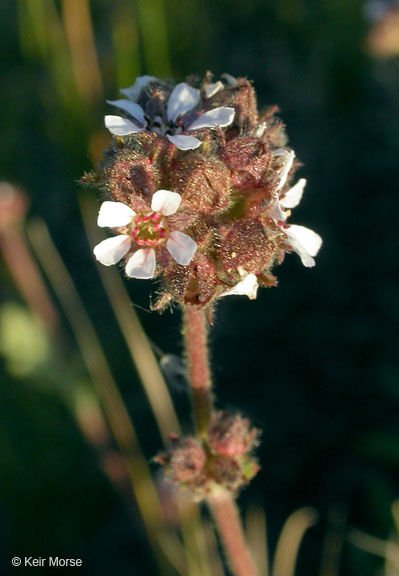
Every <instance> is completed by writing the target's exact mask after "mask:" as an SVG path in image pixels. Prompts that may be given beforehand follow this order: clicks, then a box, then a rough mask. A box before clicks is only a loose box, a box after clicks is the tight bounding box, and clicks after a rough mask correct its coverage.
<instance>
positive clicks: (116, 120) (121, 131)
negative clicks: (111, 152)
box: [104, 115, 144, 136]
mask: <svg viewBox="0 0 399 576" xmlns="http://www.w3.org/2000/svg"><path fill="white" fill-rule="evenodd" d="M104 123H105V127H106V128H108V130H109V131H110V132H111V134H115V136H128V135H129V134H137V132H142V131H143V130H144V128H140V126H137V124H134V123H133V122H131V121H130V120H127V119H126V118H122V117H121V116H111V115H108V116H105V118H104Z"/></svg>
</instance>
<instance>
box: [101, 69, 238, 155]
mask: <svg viewBox="0 0 399 576" xmlns="http://www.w3.org/2000/svg"><path fill="white" fill-rule="evenodd" d="M145 88H147V94H146V97H143V98H142V103H143V106H144V109H143V107H142V106H141V105H140V104H138V100H139V99H140V97H141V95H142V93H143V91H144V90H145ZM151 88H152V90H151ZM121 93H122V94H124V95H125V96H126V97H127V99H121V100H108V104H111V105H113V106H115V107H116V108H119V109H120V110H122V111H123V112H125V113H127V114H128V115H129V116H130V118H131V119H128V118H123V117H121V116H113V115H107V116H105V126H106V127H107V128H108V130H109V131H110V132H111V133H112V134H114V135H115V136H129V135H130V134H137V133H140V132H143V131H144V130H148V131H150V132H155V133H156V134H159V135H161V136H166V138H167V139H168V140H169V142H171V143H172V144H174V145H175V146H176V147H177V148H179V149H180V150H195V149H196V148H198V147H199V146H200V145H201V140H199V139H198V138H196V137H194V136H191V135H189V134H183V132H192V131H194V130H202V129H204V128H217V127H221V128H224V127H226V126H230V124H231V123H232V122H233V119H234V114H235V109H234V108H231V107H226V106H219V107H216V108H213V109H211V110H208V111H203V110H197V112H196V113H195V114H193V111H194V110H195V109H198V106H199V104H200V100H201V95H200V90H199V89H198V88H193V87H192V86H190V85H189V84H187V83H186V82H181V83H180V84H177V85H176V86H175V87H174V88H173V90H172V91H170V90H168V88H167V86H165V85H162V84H161V83H160V82H159V81H158V80H157V79H156V78H154V77H153V76H140V77H139V78H137V80H136V82H135V83H134V84H133V86H131V87H130V88H125V89H122V90H121ZM154 100H158V102H157V103H158V105H157V106H154V105H151V104H154V102H153V101H154Z"/></svg>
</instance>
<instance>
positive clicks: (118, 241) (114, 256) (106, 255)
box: [93, 234, 131, 266]
mask: <svg viewBox="0 0 399 576" xmlns="http://www.w3.org/2000/svg"><path fill="white" fill-rule="evenodd" d="M130 245H131V241H130V236H128V235H127V234H120V235H119V236H113V237H112V238H107V239H106V240H103V241H102V242H100V244H97V246H95V247H94V249H93V252H94V256H95V257H96V258H97V260H99V261H100V262H101V264H104V266H112V265H113V264H116V263H117V262H119V260H121V258H123V257H124V255H125V254H127V252H129V249H130Z"/></svg>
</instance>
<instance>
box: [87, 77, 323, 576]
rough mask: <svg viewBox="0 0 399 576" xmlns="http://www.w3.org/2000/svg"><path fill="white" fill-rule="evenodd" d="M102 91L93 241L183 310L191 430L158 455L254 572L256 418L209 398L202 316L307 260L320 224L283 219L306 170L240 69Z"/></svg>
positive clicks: (237, 566) (160, 303)
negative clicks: (240, 499) (241, 511)
mask: <svg viewBox="0 0 399 576" xmlns="http://www.w3.org/2000/svg"><path fill="white" fill-rule="evenodd" d="M121 94H122V96H123V98H121V99H118V100H112V101H108V103H109V104H110V105H111V106H113V107H114V108H116V109H117V111H118V114H117V115H114V114H113V115H107V116H105V126H106V128H107V129H108V130H109V132H110V133H111V134H112V142H111V144H110V146H109V148H108V149H107V150H106V152H105V155H104V158H103V161H102V162H101V164H100V165H99V166H98V167H97V168H96V170H95V171H93V173H91V174H89V175H87V176H86V177H85V178H84V181H85V182H86V183H88V184H92V185H95V186H96V187H97V189H99V191H100V192H101V194H102V196H103V203H102V204H101V207H100V211H99V215H98V226H100V227H102V228H107V229H109V230H110V231H111V232H112V233H113V235H112V236H110V237H109V238H107V239H106V240H103V241H102V242H100V243H99V244H98V245H97V246H95V247H94V255H95V257H96V258H97V259H98V260H99V261H100V262H101V263H102V264H104V265H106V266H111V265H114V264H117V263H119V262H123V265H124V270H125V274H126V275H127V276H128V277H131V278H137V279H142V280H148V279H156V280H157V281H158V288H157V298H156V301H155V302H154V304H153V308H154V309H155V310H159V311H162V310H163V309H164V308H165V307H166V306H168V305H172V304H177V305H178V306H180V307H181V309H182V312H183V337H184V343H185V351H186V360H187V376H188V381H189V385H190V389H191V398H192V408H193V417H194V423H195V432H194V434H193V435H192V436H187V437H177V436H175V435H171V437H170V445H169V447H168V448H167V449H166V450H165V452H164V453H162V454H159V455H158V456H157V458H156V460H157V462H158V463H159V464H161V465H162V466H163V468H164V471H165V475H166V477H167V478H168V479H169V480H170V481H171V482H172V483H173V484H175V485H176V486H180V487H184V488H186V489H188V490H189V491H191V493H192V495H193V497H194V498H195V499H197V500H198V499H200V500H205V501H206V502H207V503H208V505H209V507H210V510H211V512H212V514H213V517H214V519H215V523H216V524H217V526H218V529H219V532H220V536H221V539H222V542H223V544H224V547H225V550H226V556H227V559H228V561H229V563H230V567H231V569H232V571H233V573H234V574H236V575H238V576H244V575H245V576H247V575H248V576H250V575H253V574H255V573H256V570H255V567H254V564H253V561H252V559H251V557H250V553H249V551H248V548H247V545H246V542H245V538H244V535H243V531H242V528H241V525H240V520H239V515H238V512H237V509H236V505H235V498H236V496H237V493H238V492H239V490H240V489H241V488H242V487H243V486H245V485H246V484H248V482H249V481H250V480H251V478H252V477H253V476H254V475H255V474H256V473H257V471H258V469H259V465H258V463H257V460H256V458H255V456H254V449H255V447H256V445H257V443H258V439H259V431H258V430H256V429H254V428H253V427H252V426H251V424H250V422H249V420H248V419H246V418H244V417H243V416H241V415H240V414H239V413H236V414H235V413H229V412H226V411H223V410H222V411H219V410H215V408H214V400H213V392H212V384H211V373H210V367H209V359H208V348H207V329H208V325H209V323H210V322H211V320H212V318H213V314H212V313H213V310H214V307H215V304H216V301H217V300H218V299H219V298H222V297H225V296H229V295H246V296H247V297H248V298H250V299H254V298H256V295H257V291H258V288H259V287H272V286H275V285H276V277H275V275H274V269H275V267H276V266H277V265H279V264H281V263H282V262H283V260H284V258H285V255H286V254H287V253H291V252H295V253H296V254H297V255H298V256H299V258H300V260H301V261H302V264H303V265H304V266H306V267H312V266H314V265H315V260H314V257H315V256H316V254H317V252H318V251H319V249H320V246H321V243H322V240H321V238H320V236H319V235H318V234H317V233H316V232H314V231H312V230H310V229H308V228H306V227H304V226H301V225H298V224H291V223H290V222H289V220H290V217H291V210H292V209H293V208H295V207H296V206H297V205H298V204H299V202H300V201H301V198H302V195H303V192H304V188H305V185H306V180H305V179H304V178H301V179H299V180H297V181H295V179H294V174H295V172H296V170H297V168H298V167H299V165H300V164H299V162H298V161H297V160H296V157H295V153H294V151H293V150H292V149H291V148H290V147H289V146H288V144H287V137H286V133H285V128H284V125H283V123H282V122H281V120H280V119H279V118H278V116H277V112H278V109H277V107H275V106H272V107H269V108H267V109H266V110H265V111H263V112H259V111H258V108H257V102H256V94H255V91H254V88H253V86H252V84H251V83H250V82H249V81H248V80H247V79H246V78H233V77H232V76H230V75H228V74H223V75H222V77H221V78H220V79H219V80H217V81H213V78H212V75H211V74H210V73H207V74H206V75H205V77H204V78H203V79H202V80H201V79H199V78H197V77H195V76H192V77H190V78H188V79H187V80H186V82H181V83H179V84H177V85H173V84H172V83H171V82H169V81H162V80H159V79H157V78H155V77H153V76H141V77H139V78H137V80H136V82H135V83H134V84H133V85H132V86H131V87H129V88H126V89H123V90H121Z"/></svg>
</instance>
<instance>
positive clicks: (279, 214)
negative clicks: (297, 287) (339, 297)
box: [269, 152, 323, 268]
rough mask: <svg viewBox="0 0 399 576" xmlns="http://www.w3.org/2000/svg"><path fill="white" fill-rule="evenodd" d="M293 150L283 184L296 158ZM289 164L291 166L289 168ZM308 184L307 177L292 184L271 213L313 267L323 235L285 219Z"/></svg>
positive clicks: (275, 201)
mask: <svg viewBox="0 0 399 576" xmlns="http://www.w3.org/2000/svg"><path fill="white" fill-rule="evenodd" d="M293 154H294V153H293V152H292V154H291V155H289V157H288V159H287V161H286V164H285V166H284V168H283V169H282V174H281V175H280V178H281V179H283V180H284V183H283V186H284V184H285V182H286V180H287V175H288V172H289V170H290V169H291V166H292V162H293V160H294V156H293ZM287 165H288V166H289V168H288V170H287ZM280 184H281V180H280V183H279V185H278V186H277V190H279V189H281V188H282V186H281V185H280ZM305 185H306V180H305V178H301V179H300V180H298V182H297V183H296V184H294V186H292V187H291V188H290V189H289V190H288V191H287V192H286V193H285V194H284V196H283V198H281V199H280V198H278V197H277V198H275V200H274V202H273V204H272V206H271V208H270V211H269V214H270V216H271V217H272V218H273V220H274V221H275V222H276V224H277V225H278V226H279V227H280V228H281V231H282V232H284V234H285V235H286V236H287V238H288V241H289V243H290V245H291V248H292V249H293V250H294V252H296V253H297V254H298V255H299V257H300V259H301V261H302V264H303V265H304V266H306V267H307V268H312V267H313V266H314V265H315V264H316V262H315V261H314V258H313V256H316V254H317V253H318V251H319V250H320V247H321V245H322V243H323V241H322V239H321V237H320V236H319V235H318V234H316V232H313V230H310V229H309V228H306V227H305V226H297V225H296V224H291V225H288V226H287V225H286V224H285V221H286V220H287V218H288V216H289V215H290V214H291V211H290V210H289V209H290V208H295V206H298V204H299V203H300V201H301V199H302V195H303V191H304V188H305Z"/></svg>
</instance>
